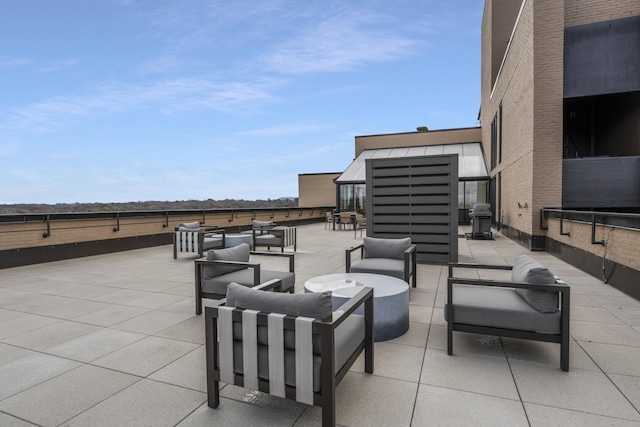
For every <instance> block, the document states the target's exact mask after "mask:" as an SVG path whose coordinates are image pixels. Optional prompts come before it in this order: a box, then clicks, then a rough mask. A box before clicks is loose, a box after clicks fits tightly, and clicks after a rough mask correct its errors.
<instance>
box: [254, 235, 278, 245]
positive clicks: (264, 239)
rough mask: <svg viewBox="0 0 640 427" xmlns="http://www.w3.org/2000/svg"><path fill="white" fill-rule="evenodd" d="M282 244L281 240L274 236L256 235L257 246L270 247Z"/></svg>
mask: <svg viewBox="0 0 640 427" xmlns="http://www.w3.org/2000/svg"><path fill="white" fill-rule="evenodd" d="M281 243H282V238H281V237H278V236H276V235H274V234H271V233H269V234H262V235H259V234H256V245H258V246H267V245H272V246H280V244H281Z"/></svg>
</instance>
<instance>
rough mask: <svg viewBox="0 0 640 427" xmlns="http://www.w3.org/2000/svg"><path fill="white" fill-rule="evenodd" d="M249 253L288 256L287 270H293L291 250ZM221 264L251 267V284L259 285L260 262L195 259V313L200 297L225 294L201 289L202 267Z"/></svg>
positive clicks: (200, 301) (220, 297)
mask: <svg viewBox="0 0 640 427" xmlns="http://www.w3.org/2000/svg"><path fill="white" fill-rule="evenodd" d="M250 254H251V255H259V256H275V257H284V258H289V272H290V273H294V272H295V271H294V270H295V254H293V253H291V252H263V251H251V252H250ZM216 265H218V266H221V265H228V266H233V267H238V266H244V267H246V268H250V269H253V286H254V287H255V286H257V285H259V284H260V283H261V282H260V264H259V263H255V262H241V261H220V260H207V259H206V258H199V259H196V260H195V296H196V298H195V299H196V314H202V299H203V298H207V299H218V300H219V299H223V298H225V297H226V293H225V294H215V293H210V292H205V291H203V290H202V277H203V273H204V267H206V266H211V267H212V266H216ZM294 287H295V286H292V287H291V289H290V290H289V291H288V292H291V293H293V291H294Z"/></svg>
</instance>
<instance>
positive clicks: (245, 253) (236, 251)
mask: <svg viewBox="0 0 640 427" xmlns="http://www.w3.org/2000/svg"><path fill="white" fill-rule="evenodd" d="M250 254H251V248H250V247H249V245H248V244H246V243H242V244H240V245H238V246H234V247H232V248H227V249H213V250H209V251H208V252H207V261H239V262H249V256H250ZM245 268H247V267H245V266H237V267H234V266H227V265H218V266H205V268H204V277H213V276H219V275H221V274H225V273H231V272H233V271H238V270H242V269H245Z"/></svg>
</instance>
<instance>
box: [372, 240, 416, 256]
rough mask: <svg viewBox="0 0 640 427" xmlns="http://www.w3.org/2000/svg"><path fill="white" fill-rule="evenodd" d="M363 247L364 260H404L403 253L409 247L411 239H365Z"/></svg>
mask: <svg viewBox="0 0 640 427" xmlns="http://www.w3.org/2000/svg"><path fill="white" fill-rule="evenodd" d="M363 245H364V254H363V256H364V258H393V259H404V251H406V250H407V249H409V246H411V238H410V237H405V238H403V239H380V238H376V237H365V238H364V243H363Z"/></svg>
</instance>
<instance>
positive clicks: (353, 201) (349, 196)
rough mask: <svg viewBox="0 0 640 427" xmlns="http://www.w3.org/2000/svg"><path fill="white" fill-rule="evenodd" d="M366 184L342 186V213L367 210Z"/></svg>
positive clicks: (340, 206) (340, 204)
mask: <svg viewBox="0 0 640 427" xmlns="http://www.w3.org/2000/svg"><path fill="white" fill-rule="evenodd" d="M365 191H366V186H365V184H342V185H340V203H339V204H338V206H339V208H340V211H341V212H344V211H348V212H353V211H356V212H363V211H364V209H365V198H366V197H365Z"/></svg>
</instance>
